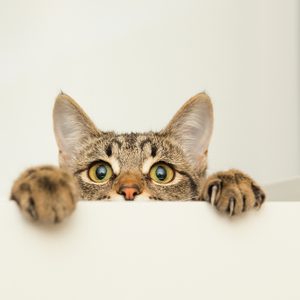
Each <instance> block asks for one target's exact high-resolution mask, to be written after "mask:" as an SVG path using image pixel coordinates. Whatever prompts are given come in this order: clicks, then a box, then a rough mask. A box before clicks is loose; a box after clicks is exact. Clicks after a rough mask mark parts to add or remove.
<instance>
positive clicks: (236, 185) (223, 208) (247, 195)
mask: <svg viewBox="0 0 300 300" xmlns="http://www.w3.org/2000/svg"><path fill="white" fill-rule="evenodd" d="M201 198H202V200H205V201H208V202H210V203H211V204H212V205H213V206H215V207H216V208H217V210H219V211H220V212H223V213H227V214H229V215H230V216H232V215H239V214H241V213H243V212H245V211H247V210H249V209H251V208H260V207H261V205H262V204H263V202H264V200H265V193H264V191H263V190H262V189H261V188H260V186H259V185H257V184H256V183H255V181H254V180H253V179H252V178H250V177H249V176H248V175H245V174H244V173H242V172H240V171H238V170H229V171H226V172H218V173H216V174H213V175H212V176H210V177H208V178H207V180H206V182H205V184H204V188H203V192H202V197H201Z"/></svg>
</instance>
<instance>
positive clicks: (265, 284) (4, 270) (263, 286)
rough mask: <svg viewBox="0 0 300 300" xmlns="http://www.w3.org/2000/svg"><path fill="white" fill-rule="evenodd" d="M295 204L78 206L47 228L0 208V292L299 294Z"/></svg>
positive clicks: (27, 297) (73, 296) (32, 296)
mask: <svg viewBox="0 0 300 300" xmlns="http://www.w3.org/2000/svg"><path fill="white" fill-rule="evenodd" d="M299 215H300V202H288V203H283V202H277V203H267V205H265V206H264V207H263V208H262V209H261V210H260V211H259V212H251V213H249V214H248V215H245V216H244V217H243V218H233V219H228V218H226V217H222V216H220V215H218V214H217V213H216V212H215V211H214V210H213V209H212V207H210V206H209V205H208V204H207V203H202V202H197V203H192V202H189V203H161V202H155V203H125V202H124V203H116V204H113V203H107V202H89V203H87V202H84V203H80V205H79V207H78V208H77V211H76V213H75V214H74V215H73V216H72V218H70V219H69V220H68V221H67V222H65V223H63V224H61V225H59V226H54V227H51V228H44V227H39V226H36V225H34V224H31V223H28V222H26V221H25V220H24V219H23V218H22V217H21V216H20V213H19V211H18V209H17V206H16V205H15V203H5V204H3V203H2V204H1V205H0V236H1V249H0V266H1V268H0V299H5V300H19V299H22V300H40V299H44V300H50V299H51V300H52V299H57V300H68V299H70V300H82V299H89V300H93V299H97V300H98V299H105V300H110V299H114V300H117V299H128V300H135V299H136V300H140V299H145V300H148V299H149V300H150V299H151V300H153V299H157V300H160V299H162V300H164V299H173V300H177V299H178V300H179V299H180V300H182V299H189V300H193V299H195V300H199V299H206V300H210V299H211V300H215V299H224V300H225V299H230V300H234V299H238V300H240V299H245V300H247V299H249V300H253V299H256V300H260V299H261V300H268V299H270V300H276V299H278V300H282V299H285V300H292V299H295V300H296V299H297V300H298V299H300V289H299V277H300V259H299V253H300V242H299V228H300V218H299Z"/></svg>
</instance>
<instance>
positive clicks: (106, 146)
mask: <svg viewBox="0 0 300 300" xmlns="http://www.w3.org/2000/svg"><path fill="white" fill-rule="evenodd" d="M83 144H84V145H82V146H83V148H82V150H81V151H80V153H79V155H78V157H77V164H79V165H82V166H85V165H87V164H89V163H91V162H93V161H97V160H105V159H109V158H111V157H115V158H116V159H118V161H119V162H120V163H122V164H123V165H125V164H130V165H137V164H139V163H140V162H142V161H144V160H145V159H147V158H148V157H158V158H164V159H165V160H168V159H170V160H173V159H174V160H175V159H176V160H179V161H180V159H179V158H181V159H182V153H181V152H182V151H181V149H180V148H179V146H178V145H176V143H174V141H172V140H171V139H169V138H168V137H166V136H164V135H162V134H160V133H155V132H149V133H123V134H116V133H114V132H106V133H105V134H104V133H103V135H102V136H100V137H95V138H92V139H89V140H86V141H84V142H83Z"/></svg>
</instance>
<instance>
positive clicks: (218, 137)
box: [0, 0, 300, 198]
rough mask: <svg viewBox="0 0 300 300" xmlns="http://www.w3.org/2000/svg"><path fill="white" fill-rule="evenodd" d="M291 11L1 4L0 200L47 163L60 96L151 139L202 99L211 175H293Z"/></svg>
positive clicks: (270, 3)
mask: <svg viewBox="0 0 300 300" xmlns="http://www.w3.org/2000/svg"><path fill="white" fill-rule="evenodd" d="M299 12H300V10H299V1H298V0H289V1H286V0H264V1H261V0H252V1H250V0H248V1H247V0H244V1H237V0H226V1H224V0H206V1H203V0H178V1H161V0H153V1H143V0H141V1H131V0H125V1H124V0H122V1H121V0H116V1H102V0H99V1H93V0H88V1H70V0H59V1H58V0H42V1H35V0H27V1H19V0H9V1H8V0H2V1H0V20H1V26H0V36H1V39H0V65H1V68H0V82H1V88H0V137H1V140H0V143H1V148H0V152H1V168H2V170H5V172H0V173H1V174H0V182H1V186H0V195H2V196H3V197H5V198H6V197H7V195H8V193H9V189H10V186H11V182H12V180H13V179H14V178H15V177H16V176H17V175H18V174H19V173H20V172H21V171H23V169H24V168H26V167H28V166H30V165H36V164H44V163H56V162H57V158H56V156H57V155H56V153H57V150H56V146H55V142H54V137H53V133H52V121H51V110H52V106H53V101H54V97H55V96H56V95H57V93H58V92H59V90H60V89H63V90H64V91H65V92H68V93H70V94H71V95H72V96H73V97H74V98H75V99H77V100H78V101H79V102H80V104H81V105H82V106H83V107H84V108H85V109H86V111H87V112H88V113H89V114H90V115H91V116H92V117H93V119H94V120H95V122H96V123H97V124H98V126H99V127H100V128H103V129H115V130H117V131H127V130H133V131H140V130H149V129H160V128H161V127H163V126H165V124H167V122H168V121H169V119H170V118H171V116H172V115H173V114H174V113H175V111H176V110H177V109H178V108H179V107H180V106H181V105H182V104H183V102H184V101H185V100H186V99H187V98H189V97H190V96H192V95H193V94H195V93H196V92H198V91H199V90H202V89H206V90H207V91H208V93H209V94H210V95H211V96H212V99H213V101H214V106H215V116H216V123H215V130H214V135H213V140H212V145H211V147H210V168H211V170H222V169H226V168H230V167H236V168H240V169H243V170H245V171H246V172H248V173H250V174H251V175H253V177H255V178H256V179H257V180H258V181H259V182H262V183H264V182H272V181H277V180H282V179H285V178H289V177H292V176H295V175H299V174H300V155H299V153H300V151H299V146H300V140H299V139H300V132H299V130H300V128H299V97H300V95H299V81H300V79H299V53H300V49H299V45H300V40H299V39H300V35H299Z"/></svg>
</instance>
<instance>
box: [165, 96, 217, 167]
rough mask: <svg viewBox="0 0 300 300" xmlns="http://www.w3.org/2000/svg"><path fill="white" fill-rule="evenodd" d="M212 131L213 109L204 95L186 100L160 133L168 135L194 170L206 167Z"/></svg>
mask: <svg viewBox="0 0 300 300" xmlns="http://www.w3.org/2000/svg"><path fill="white" fill-rule="evenodd" d="M212 130H213V107H212V103H211V100H210V98H209V97H208V95H206V94H205V93H199V94H197V95H195V96H194V97H192V98H191V99H190V100H188V101H187V102H186V103H185V104H184V105H183V106H182V107H181V109H180V110H179V111H178V112H177V113H176V115H175V116H174V117H173V119H172V120H171V121H170V123H169V124H168V126H167V127H166V128H165V129H164V130H163V131H162V133H165V134H168V135H170V136H171V137H172V138H174V140H176V141H177V142H178V143H179V145H181V147H182V148H183V151H184V153H185V154H186V157H187V158H188V160H189V161H190V163H191V164H192V165H193V166H195V167H196V168H201V166H203V165H206V156H207V150H208V145H209V141H210V138H211V134H212Z"/></svg>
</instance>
